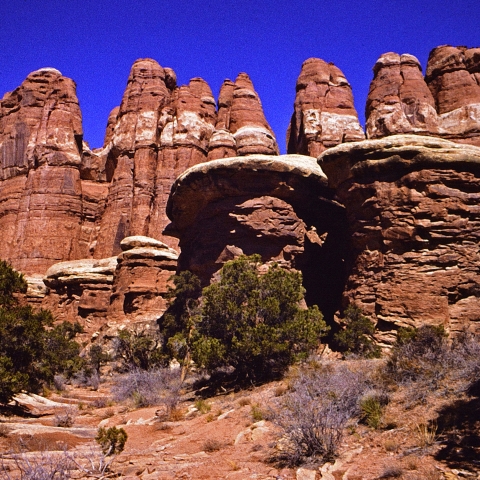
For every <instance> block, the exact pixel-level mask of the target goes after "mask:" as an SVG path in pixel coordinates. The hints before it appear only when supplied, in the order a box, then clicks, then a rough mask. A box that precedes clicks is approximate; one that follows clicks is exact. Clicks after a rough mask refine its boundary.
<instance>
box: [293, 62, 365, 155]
mask: <svg viewBox="0 0 480 480" xmlns="http://www.w3.org/2000/svg"><path fill="white" fill-rule="evenodd" d="M364 138H365V134H364V132H363V129H362V127H361V126H360V123H359V121H358V115H357V112H356V110H355V107H354V105H353V95H352V89H351V87H350V84H349V83H348V81H347V79H346V78H345V76H344V75H343V73H342V72H341V70H340V69H339V68H337V67H336V66H335V65H333V64H332V63H327V62H324V61H323V60H321V59H319V58H309V59H308V60H305V62H303V65H302V69H301V72H300V76H299V77H298V80H297V86H296V97H295V105H294V113H293V115H292V118H291V120H290V124H289V126H288V130H287V152H288V153H291V154H294V153H299V154H302V155H310V156H312V157H317V156H318V155H319V154H320V153H321V152H323V151H324V150H325V149H326V148H330V147H333V146H335V145H338V144H339V143H344V142H354V141H359V140H363V139H364Z"/></svg>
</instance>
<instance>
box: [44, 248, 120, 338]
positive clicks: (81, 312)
mask: <svg viewBox="0 0 480 480" xmlns="http://www.w3.org/2000/svg"><path fill="white" fill-rule="evenodd" d="M116 266H117V257H111V258H102V259H100V260H94V259H82V260H74V261H70V262H60V263H57V264H55V265H53V266H52V267H50V268H49V269H48V270H47V273H46V274H45V277H44V283H45V285H46V286H47V287H48V288H47V292H46V294H45V297H44V298H43V301H42V307H43V308H46V309H48V310H50V311H51V312H52V313H53V315H54V317H55V318H56V319H57V320H62V321H63V320H67V321H70V322H72V321H78V322H79V323H80V324H81V325H82V327H83V328H84V330H85V334H86V335H85V339H88V340H90V339H92V335H93V334H95V332H97V331H98V330H99V329H100V328H101V327H102V325H103V324H104V323H105V320H106V316H107V309H108V306H109V304H110V296H111V294H112V284H113V274H114V272H115V268H116Z"/></svg>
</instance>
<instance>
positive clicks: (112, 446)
mask: <svg viewBox="0 0 480 480" xmlns="http://www.w3.org/2000/svg"><path fill="white" fill-rule="evenodd" d="M127 438H128V435H127V432H126V431H125V430H124V429H123V428H117V427H110V428H105V427H100V428H99V429H98V432H97V436H96V437H95V441H96V442H97V443H98V444H99V445H100V448H101V449H102V452H103V454H104V455H105V456H107V457H108V456H109V455H117V454H119V453H120V452H122V451H123V449H124V448H125V443H126V441H127Z"/></svg>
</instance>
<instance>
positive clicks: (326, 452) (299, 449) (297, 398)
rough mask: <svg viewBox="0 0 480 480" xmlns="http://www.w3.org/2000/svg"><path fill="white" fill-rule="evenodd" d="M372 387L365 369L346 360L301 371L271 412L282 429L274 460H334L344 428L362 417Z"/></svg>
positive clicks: (284, 462)
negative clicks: (348, 364) (351, 364)
mask: <svg viewBox="0 0 480 480" xmlns="http://www.w3.org/2000/svg"><path fill="white" fill-rule="evenodd" d="M370 388H371V381H370V380H369V378H368V376H367V375H366V373H365V372H364V371H362V370H361V369H359V370H358V371H354V370H352V369H350V368H349V367H348V366H347V365H346V364H344V363H330V364H324V365H323V366H322V367H321V368H315V369H305V370H300V371H299V373H298V375H297V377H296V379H293V380H292V390H291V391H290V392H289V393H287V394H285V395H284V396H283V397H281V398H279V399H278V400H277V408H276V409H275V412H274V414H272V421H273V423H274V424H276V425H277V426H278V427H279V430H280V432H281V438H280V440H279V441H278V443H277V451H276V452H275V453H274V455H273V459H274V460H276V461H277V462H279V463H280V464H282V465H288V466H295V465H299V464H302V463H305V462H312V463H315V462H317V463H318V462H320V461H323V462H326V461H330V460H332V459H333V458H334V457H335V456H336V455H337V453H338V450H339V448H340V445H341V443H342V440H343V436H344V432H345V427H346V426H347V425H348V423H349V422H350V421H351V420H352V419H354V418H358V417H359V416H360V414H361V408H360V400H361V398H362V397H363V396H364V394H365V393H366V392H367V391H368V390H369V389H370Z"/></svg>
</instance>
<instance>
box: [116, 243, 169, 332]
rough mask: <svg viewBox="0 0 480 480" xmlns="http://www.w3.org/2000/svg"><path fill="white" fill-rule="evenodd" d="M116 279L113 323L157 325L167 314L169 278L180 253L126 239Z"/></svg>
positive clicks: (164, 246) (161, 244) (162, 245)
mask: <svg viewBox="0 0 480 480" xmlns="http://www.w3.org/2000/svg"><path fill="white" fill-rule="evenodd" d="M120 246H121V247H122V250H123V252H122V253H121V254H120V255H119V256H118V260H117V261H118V264H117V268H116V270H115V274H114V279H113V291H112V296H111V298H110V306H109V308H108V320H109V322H112V321H115V322H117V323H120V322H136V321H155V320H157V319H158V318H159V317H160V316H161V315H162V314H163V313H164V312H165V310H166V308H167V301H166V299H165V295H166V293H167V289H168V285H169V281H168V280H169V278H170V277H171V276H172V275H174V274H175V271H176V268H177V260H178V253H177V252H176V251H175V250H173V249H171V248H169V247H168V246H167V245H165V244H164V243H162V242H159V241H158V240H154V239H153V238H148V237H141V236H137V237H126V238H124V239H123V240H122V242H121V244H120Z"/></svg>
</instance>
